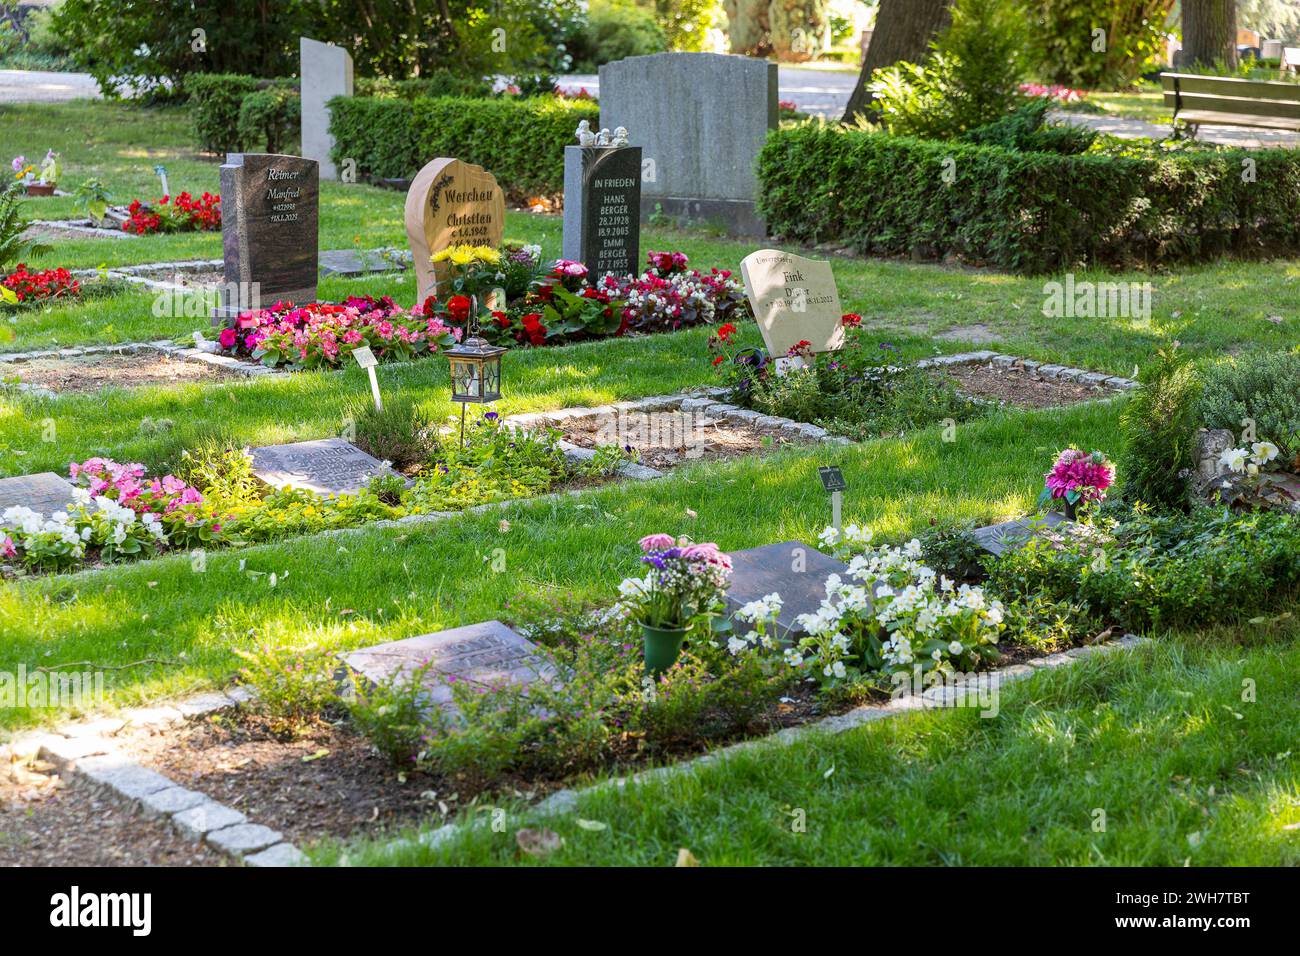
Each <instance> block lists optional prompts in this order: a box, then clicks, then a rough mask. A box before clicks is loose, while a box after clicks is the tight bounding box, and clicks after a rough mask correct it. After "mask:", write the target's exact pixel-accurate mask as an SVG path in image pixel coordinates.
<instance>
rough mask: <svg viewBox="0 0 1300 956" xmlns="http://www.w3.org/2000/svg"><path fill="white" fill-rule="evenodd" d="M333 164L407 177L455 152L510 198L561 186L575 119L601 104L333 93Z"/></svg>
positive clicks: (374, 175) (377, 175)
mask: <svg viewBox="0 0 1300 956" xmlns="http://www.w3.org/2000/svg"><path fill="white" fill-rule="evenodd" d="M329 109H330V132H331V133H332V134H333V136H334V151H333V158H334V161H335V162H336V163H341V162H342V161H343V160H344V159H347V158H351V159H355V160H356V161H357V169H358V171H359V172H360V173H361V174H362V175H363V176H365V177H367V178H371V179H403V178H407V179H409V178H411V177H413V176H414V175H415V174H416V173H417V172H419V170H420V168H421V167H422V166H424V164H425V163H427V162H429V161H430V160H433V159H436V158H438V157H439V156H453V157H455V158H456V159H460V160H463V161H464V162H467V163H477V164H478V165H480V166H482V167H483V168H484V169H486V170H487V171H488V172H490V173H492V175H494V176H495V177H496V178H497V182H498V183H500V184H501V187H502V188H503V189H504V190H505V191H506V193H507V194H508V195H510V196H511V197H512V198H515V199H522V198H525V197H528V196H545V195H554V194H556V193H559V192H562V191H563V190H564V147H565V146H568V145H569V144H570V143H573V142H574V138H573V131H574V130H575V129H577V127H578V121H579V120H584V119H586V120H591V122H592V125H593V126H595V125H597V122H598V121H599V118H600V109H599V107H598V106H597V105H596V104H595V103H593V102H590V101H587V100H564V99H559V98H557V97H536V98H528V99H518V98H513V97H499V98H490V99H482V98H470V97H438V98H423V97H422V98H419V99H415V100H401V99H376V98H371V97H357V96H352V97H343V96H340V97H336V98H334V99H333V100H331V101H330V103H329Z"/></svg>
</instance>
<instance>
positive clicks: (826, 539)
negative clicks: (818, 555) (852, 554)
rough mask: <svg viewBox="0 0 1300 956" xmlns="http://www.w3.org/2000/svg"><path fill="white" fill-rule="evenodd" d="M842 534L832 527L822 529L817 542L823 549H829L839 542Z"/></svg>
mask: <svg viewBox="0 0 1300 956" xmlns="http://www.w3.org/2000/svg"><path fill="white" fill-rule="evenodd" d="M839 538H840V533H839V532H838V531H836V530H835V529H834V528H833V527H831V526H830V525H827V526H826V527H824V528H822V530H821V533H819V534H818V535H817V541H818V543H819V544H821V545H822V547H826V548H829V547H831V546H833V545H834V544H835V543H836V542H837V541H839Z"/></svg>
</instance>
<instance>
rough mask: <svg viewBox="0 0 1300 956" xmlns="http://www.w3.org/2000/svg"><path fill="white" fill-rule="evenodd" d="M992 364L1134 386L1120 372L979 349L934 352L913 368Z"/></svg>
mask: <svg viewBox="0 0 1300 956" xmlns="http://www.w3.org/2000/svg"><path fill="white" fill-rule="evenodd" d="M985 364H988V365H994V366H996V367H998V368H1019V369H1022V370H1023V371H1026V372H1031V373H1034V374H1037V375H1038V376H1039V377H1041V378H1050V379H1058V380H1060V381H1064V382H1079V383H1081V384H1084V385H1097V386H1100V387H1101V388H1107V389H1110V390H1111V391H1113V392H1131V391H1133V390H1134V389H1136V388H1138V387H1139V385H1138V383H1137V382H1135V381H1133V379H1131V378H1125V377H1124V376H1122V375H1107V374H1106V373H1105V372H1090V371H1088V370H1087V369H1082V368H1071V367H1070V366H1068V365H1053V364H1051V363H1048V362H1036V361H1034V360H1033V359H1027V358H1021V357H1020V356H1018V355H1003V354H1002V353H1000V352H993V351H990V350H988V349H984V350H983V351H979V352H959V353H957V354H956V355H937V356H935V357H934V358H927V359H921V360H920V361H919V362H917V363H916V365H917V368H943V367H945V366H949V365H985Z"/></svg>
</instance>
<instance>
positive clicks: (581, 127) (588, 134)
mask: <svg viewBox="0 0 1300 956" xmlns="http://www.w3.org/2000/svg"><path fill="white" fill-rule="evenodd" d="M576 135H577V137H578V145H579V146H595V145H596V134H595V133H593V132H592V131H591V121H590V120H579V121H578V132H577V134H576Z"/></svg>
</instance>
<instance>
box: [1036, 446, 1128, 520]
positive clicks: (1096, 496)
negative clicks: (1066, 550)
mask: <svg viewBox="0 0 1300 956" xmlns="http://www.w3.org/2000/svg"><path fill="white" fill-rule="evenodd" d="M1044 477H1045V478H1046V479H1047V484H1046V485H1045V486H1044V488H1043V491H1042V493H1041V494H1040V495H1039V496H1038V505H1039V507H1042V506H1043V505H1047V504H1050V505H1051V506H1052V510H1057V509H1059V510H1060V511H1061V512H1062V513H1063V514H1064V515H1065V517H1066V518H1068V519H1069V520H1070V521H1074V520H1075V519H1076V518H1077V517H1078V516H1079V508H1080V507H1081V506H1085V505H1088V504H1100V503H1101V502H1102V501H1105V500H1106V489H1107V488H1109V487H1110V486H1111V485H1112V484H1113V483H1114V481H1115V465H1114V464H1113V463H1112V462H1111V460H1110V459H1109V458H1107V457H1106V456H1105V455H1104V454H1102V453H1101V452H1099V451H1093V452H1086V451H1083V450H1082V449H1079V448H1075V447H1074V446H1073V445H1072V446H1070V447H1069V448H1066V449H1065V450H1064V451H1062V452H1061V453H1060V454H1059V455H1057V456H1056V461H1055V462H1054V463H1053V464H1052V467H1051V469H1050V470H1049V471H1048V472H1047V474H1046V475H1044Z"/></svg>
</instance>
